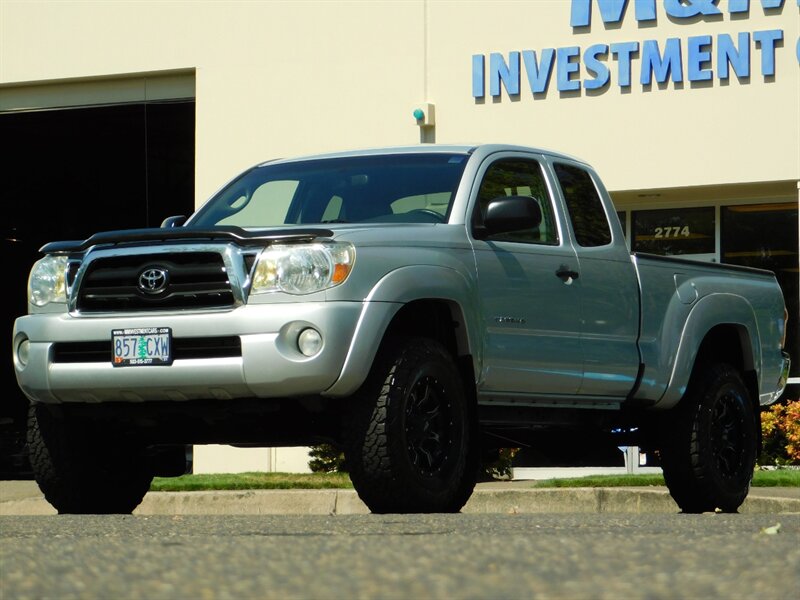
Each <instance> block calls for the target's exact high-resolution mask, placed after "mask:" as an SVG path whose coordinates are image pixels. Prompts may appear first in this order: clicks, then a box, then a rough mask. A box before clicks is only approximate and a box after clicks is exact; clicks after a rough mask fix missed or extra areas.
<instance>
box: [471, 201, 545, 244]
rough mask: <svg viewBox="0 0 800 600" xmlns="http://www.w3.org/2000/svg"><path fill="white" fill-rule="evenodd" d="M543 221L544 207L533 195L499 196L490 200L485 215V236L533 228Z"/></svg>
mask: <svg viewBox="0 0 800 600" xmlns="http://www.w3.org/2000/svg"><path fill="white" fill-rule="evenodd" d="M541 222H542V209H541V208H540V207H539V203H538V202H537V201H536V200H535V199H534V198H533V197H531V196H499V197H497V198H494V199H493V200H489V205H488V206H487V207H486V214H485V215H484V217H483V229H484V234H485V236H490V235H494V234H497V233H508V232H509V231H520V230H523V229H533V228H535V227H538V226H539V224H540V223H541Z"/></svg>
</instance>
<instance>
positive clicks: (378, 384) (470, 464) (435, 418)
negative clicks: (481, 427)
mask: <svg viewBox="0 0 800 600" xmlns="http://www.w3.org/2000/svg"><path fill="white" fill-rule="evenodd" d="M352 403H353V407H352V410H351V412H350V413H349V415H348V422H347V426H346V436H345V437H346V444H345V457H346V460H347V467H348V470H349V472H350V478H351V479H352V481H353V486H354V487H355V489H356V491H357V492H358V495H359V497H360V498H361V499H362V500H363V501H364V503H365V504H366V505H367V506H368V507H369V509H370V510H371V511H372V512H374V513H433V512H458V511H459V510H461V508H462V507H463V506H464V504H465V503H466V502H467V500H468V499H469V497H470V496H471V495H472V490H473V488H474V487H475V480H476V478H477V469H478V463H479V461H478V457H479V452H478V449H477V435H476V415H475V409H474V402H470V401H469V400H468V398H467V396H466V394H465V391H464V385H463V382H462V380H461V375H460V373H459V370H458V368H457V367H456V365H455V363H454V361H453V358H452V356H451V355H450V354H449V353H448V352H447V350H446V349H445V348H444V347H443V346H442V345H441V344H440V343H438V342H436V341H433V340H430V339H427V338H399V339H392V340H389V341H388V342H387V343H384V344H383V345H382V348H381V350H380V351H379V353H378V356H377V358H376V360H375V363H374V365H373V368H372V371H371V373H370V375H369V377H368V380H367V382H366V383H365V384H364V386H363V387H362V389H361V390H360V392H359V394H358V395H357V397H355V398H353V399H352Z"/></svg>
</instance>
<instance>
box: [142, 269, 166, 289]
mask: <svg viewBox="0 0 800 600" xmlns="http://www.w3.org/2000/svg"><path fill="white" fill-rule="evenodd" d="M168 282H169V272H168V271H167V270H166V269H164V268H163V267H150V268H148V269H145V270H144V271H142V272H141V273H139V289H140V290H142V291H143V292H144V293H145V294H160V293H161V292H163V291H164V290H165V289H167V283H168Z"/></svg>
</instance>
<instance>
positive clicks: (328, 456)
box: [308, 444, 347, 473]
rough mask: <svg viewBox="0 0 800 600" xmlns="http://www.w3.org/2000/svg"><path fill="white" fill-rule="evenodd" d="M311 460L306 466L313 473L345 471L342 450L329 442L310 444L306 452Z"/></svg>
mask: <svg viewBox="0 0 800 600" xmlns="http://www.w3.org/2000/svg"><path fill="white" fill-rule="evenodd" d="M308 454H309V456H310V457H311V460H310V461H309V462H308V468H309V469H311V471H312V472H313V473H347V467H346V466H345V463H344V452H342V451H341V450H340V449H339V448H337V447H336V446H333V445H331V444H320V445H319V446H312V447H311V451H310V452H309V453H308Z"/></svg>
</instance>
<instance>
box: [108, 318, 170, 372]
mask: <svg viewBox="0 0 800 600" xmlns="http://www.w3.org/2000/svg"><path fill="white" fill-rule="evenodd" d="M111 364H112V365H113V366H114V367H158V366H169V365H171V364H172V328H171V327H132V328H128V329H112V330H111Z"/></svg>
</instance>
